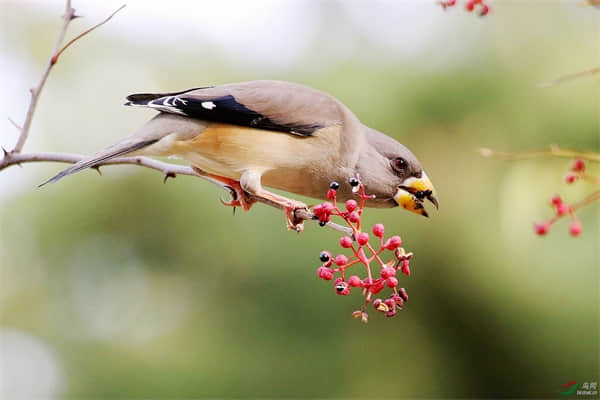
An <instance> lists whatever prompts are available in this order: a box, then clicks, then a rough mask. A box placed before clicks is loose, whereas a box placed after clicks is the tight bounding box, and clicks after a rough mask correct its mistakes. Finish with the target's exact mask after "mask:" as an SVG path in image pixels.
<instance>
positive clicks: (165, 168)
mask: <svg viewBox="0 0 600 400" xmlns="http://www.w3.org/2000/svg"><path fill="white" fill-rule="evenodd" d="M83 158H84V156H82V155H79V154H67V153H14V152H8V151H4V157H3V158H2V159H1V160H0V171H2V170H4V169H6V168H8V167H11V166H13V165H20V164H25V163H32V162H46V161H49V162H60V163H70V164H73V163H76V162H78V161H81V160H82V159H83ZM124 164H130V165H137V166H140V167H145V168H150V169H154V170H156V171H160V172H162V174H163V176H164V182H166V181H167V179H168V178H175V177H176V176H177V175H189V176H195V177H198V178H202V179H205V180H207V181H209V182H212V183H214V184H216V185H218V186H220V187H221V188H223V189H225V190H228V189H227V187H226V186H225V185H223V183H221V182H219V181H216V180H213V179H211V178H210V177H207V176H204V175H202V174H199V173H197V172H196V171H195V170H194V169H193V168H192V167H188V166H185V165H177V164H171V163H166V162H162V161H158V160H154V159H152V158H148V157H118V158H113V159H111V160H108V161H105V162H102V163H99V164H98V165H96V166H95V167H93V168H96V169H98V170H99V168H100V167H102V166H105V165H124ZM248 197H249V198H250V200H254V201H256V202H259V203H263V204H266V205H268V206H271V207H275V208H279V209H283V208H282V207H281V205H279V204H277V203H273V202H271V201H269V200H267V199H265V198H263V197H258V196H254V195H252V194H248ZM295 217H296V218H297V219H299V220H302V221H308V220H314V219H313V218H314V215H313V214H312V213H311V212H310V211H306V210H296V212H295ZM315 222H316V221H315ZM326 226H327V227H328V228H331V229H333V230H336V231H339V232H342V233H344V234H346V235H349V236H352V230H351V229H350V228H347V227H345V226H342V225H339V224H336V223H334V222H328V223H327V225H326Z"/></svg>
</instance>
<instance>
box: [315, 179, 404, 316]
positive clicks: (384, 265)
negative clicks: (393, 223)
mask: <svg viewBox="0 0 600 400" xmlns="http://www.w3.org/2000/svg"><path fill="white" fill-rule="evenodd" d="M348 183H349V184H350V186H352V192H353V193H355V194H356V195H357V196H358V197H359V201H358V202H357V201H356V200H353V199H350V200H348V201H347V202H346V204H345V210H342V209H341V208H340V207H339V206H338V204H337V190H338V189H339V187H340V185H339V183H337V182H332V183H331V185H330V189H329V191H328V193H327V198H328V199H329V200H331V202H328V201H327V202H324V203H323V204H319V205H316V206H315V207H313V213H314V215H315V219H318V220H319V224H320V225H325V224H327V223H328V222H329V221H331V217H332V216H336V217H340V218H341V219H343V220H344V221H345V222H346V224H347V225H348V226H349V227H350V229H351V231H352V234H351V236H343V237H342V238H340V242H339V245H340V247H342V248H343V249H349V250H351V251H352V255H351V256H350V257H348V256H346V255H344V254H339V255H337V256H335V257H334V256H333V255H332V254H331V253H330V252H329V251H323V252H321V254H320V255H319V259H320V260H321V262H322V263H323V264H322V265H321V266H320V267H319V269H318V270H317V275H318V276H319V278H321V279H323V280H326V281H331V280H333V287H334V290H335V292H336V293H337V294H338V295H341V296H347V295H349V294H350V291H351V290H352V289H355V288H357V289H360V290H361V293H362V295H363V296H364V297H365V301H364V304H363V306H362V308H361V309H360V310H357V311H354V312H353V313H352V316H353V317H354V318H360V319H361V320H362V321H363V322H365V323H366V322H368V320H369V315H368V314H367V312H366V308H367V305H368V304H369V303H371V302H372V303H373V307H374V308H375V310H377V311H379V312H381V313H384V314H385V315H386V316H387V317H393V316H394V315H396V312H397V310H401V309H402V306H403V305H404V303H405V302H406V301H408V295H407V293H406V290H405V289H404V288H399V287H398V277H397V275H398V272H399V271H400V272H401V273H403V274H405V275H410V259H411V258H412V256H413V254H412V253H407V252H406V251H405V250H404V248H402V239H401V238H400V236H391V237H389V238H387V239H385V238H384V234H385V227H384V226H383V224H375V225H374V226H373V228H372V230H371V232H372V234H373V236H374V237H376V238H377V239H375V241H376V242H377V243H378V249H375V248H374V247H373V246H372V245H371V243H370V239H371V237H370V235H369V233H367V232H363V231H362V229H361V217H362V214H363V211H364V207H365V201H366V200H367V199H370V198H374V196H371V195H367V194H366V193H365V188H364V186H363V185H362V183H361V182H360V179H359V176H358V174H357V175H355V176H354V177H352V178H350V179H349V181H348ZM386 250H387V251H390V252H393V257H391V259H390V260H389V261H387V262H385V261H384V260H383V255H382V253H384V252H385V251H386ZM373 262H374V263H376V265H377V266H379V270H378V271H377V272H376V273H374V272H373V271H371V263H373ZM357 264H362V265H363V266H364V268H365V270H364V272H365V273H366V276H365V277H363V278H361V277H360V276H358V275H350V276H348V275H349V274H348V272H347V269H348V268H350V267H351V266H353V265H357ZM336 274H339V276H338V277H337V278H336V279H335V280H334V277H335V275H336ZM386 286H387V287H388V288H390V289H391V294H390V295H389V296H388V297H387V298H386V299H381V298H376V299H372V297H373V295H376V294H378V293H379V292H381V291H382V290H383V289H384V288H385V287H386Z"/></svg>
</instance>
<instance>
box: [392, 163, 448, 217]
mask: <svg viewBox="0 0 600 400" xmlns="http://www.w3.org/2000/svg"><path fill="white" fill-rule="evenodd" d="M423 199H427V200H429V201H430V202H432V203H433V205H434V206H435V208H436V209H437V208H439V206H440V204H439V202H438V200H437V198H436V196H435V188H434V187H433V184H432V183H431V181H430V180H429V178H428V177H427V175H426V174H425V172H423V173H422V174H421V177H420V178H415V177H412V178H408V179H406V180H405V181H404V182H403V183H402V185H400V186H398V190H397V191H396V194H394V201H395V202H396V204H398V205H399V206H400V207H403V208H405V209H407V210H408V211H412V212H414V213H416V214H420V215H422V216H424V217H428V216H429V215H428V214H427V211H426V210H425V206H424V205H423Z"/></svg>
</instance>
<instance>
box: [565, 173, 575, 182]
mask: <svg viewBox="0 0 600 400" xmlns="http://www.w3.org/2000/svg"><path fill="white" fill-rule="evenodd" d="M576 180H577V175H575V174H567V175H566V176H565V181H566V182H567V183H573V182H575V181H576Z"/></svg>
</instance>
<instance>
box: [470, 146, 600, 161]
mask: <svg viewBox="0 0 600 400" xmlns="http://www.w3.org/2000/svg"><path fill="white" fill-rule="evenodd" d="M479 154H481V155H482V156H483V157H491V158H498V159H501V160H527V159H532V158H543V157H561V158H581V159H582V160H588V161H596V162H600V153H596V152H592V151H578V150H568V149H561V148H560V147H558V146H556V145H553V146H550V148H549V149H548V150H536V151H519V152H513V153H510V152H502V151H494V150H492V149H488V148H481V149H479Z"/></svg>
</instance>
